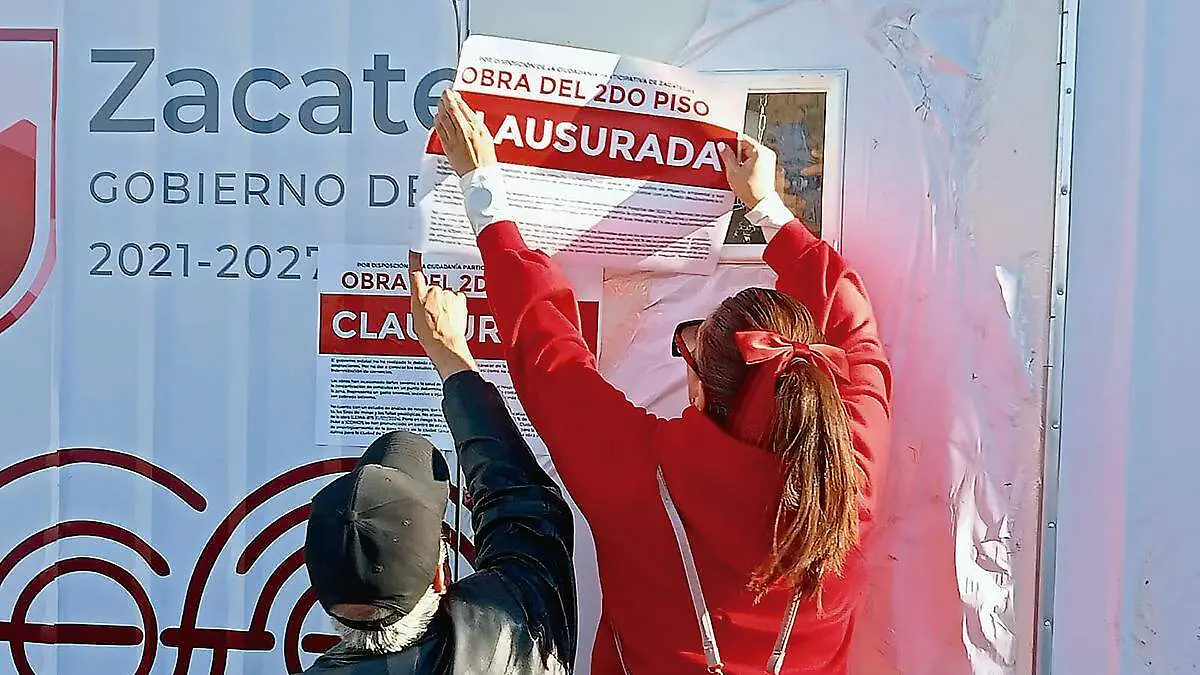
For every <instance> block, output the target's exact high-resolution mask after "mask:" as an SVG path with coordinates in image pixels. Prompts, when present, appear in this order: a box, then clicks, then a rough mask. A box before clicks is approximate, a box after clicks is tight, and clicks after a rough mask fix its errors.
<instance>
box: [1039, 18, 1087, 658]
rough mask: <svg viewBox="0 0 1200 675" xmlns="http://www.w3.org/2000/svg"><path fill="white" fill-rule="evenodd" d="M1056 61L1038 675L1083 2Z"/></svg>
mask: <svg viewBox="0 0 1200 675" xmlns="http://www.w3.org/2000/svg"><path fill="white" fill-rule="evenodd" d="M1061 3H1062V4H1061V12H1060V28H1059V30H1060V39H1059V58H1058V71H1059V76H1058V159H1057V168H1056V171H1055V178H1056V181H1057V182H1056V185H1055V190H1054V245H1053V252H1052V257H1051V268H1050V269H1051V272H1050V276H1051V296H1050V315H1049V325H1048V328H1049V345H1048V348H1047V362H1046V364H1045V375H1046V410H1045V413H1044V416H1043V425H1044V431H1043V436H1042V461H1043V464H1042V512H1041V519H1040V522H1041V537H1040V545H1039V547H1038V590H1037V600H1036V604H1037V619H1038V625H1037V629H1036V630H1035V631H1034V672H1036V673H1038V674H1039V675H1048V674H1049V673H1050V669H1051V664H1052V661H1053V659H1052V658H1051V656H1052V652H1053V649H1054V582H1055V572H1056V569H1055V567H1056V565H1055V563H1056V553H1057V546H1058V487H1059V485H1058V481H1059V451H1060V448H1061V431H1062V429H1061V421H1062V387H1063V362H1064V360H1065V352H1064V349H1065V342H1064V336H1065V332H1066V309H1067V241H1068V235H1069V234H1070V230H1071V158H1072V153H1073V146H1074V131H1075V58H1076V38H1077V30H1078V26H1079V0H1061Z"/></svg>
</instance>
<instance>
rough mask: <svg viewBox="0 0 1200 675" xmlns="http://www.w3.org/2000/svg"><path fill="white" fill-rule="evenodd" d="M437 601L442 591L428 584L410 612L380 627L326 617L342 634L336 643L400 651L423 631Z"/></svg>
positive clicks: (371, 650) (365, 649)
mask: <svg viewBox="0 0 1200 675" xmlns="http://www.w3.org/2000/svg"><path fill="white" fill-rule="evenodd" d="M441 603H442V594H441V593H438V592H437V591H435V590H433V586H430V587H429V589H428V590H426V591H425V595H423V596H421V599H420V600H419V601H417V605H416V606H415V607H413V609H412V611H411V612H409V613H408V614H405V615H404V618H402V619H400V620H399V621H397V622H396V623H394V624H392V625H390V626H388V627H387V628H384V629H383V630H358V629H356V628H351V627H349V626H347V625H345V624H343V623H341V622H339V621H338V620H337V619H334V618H332V617H330V620H331V623H332V624H333V629H334V630H335V631H337V633H338V635H341V636H342V644H341V645H339V646H341V647H345V648H348V649H352V650H354V651H360V652H368V653H371V654H391V653H394V652H399V651H403V650H404V649H405V648H407V647H409V646H410V645H412V644H413V643H415V642H416V641H417V640H419V639H420V638H421V636H422V635H424V634H425V629H426V628H428V627H429V622H430V621H432V620H433V617H434V615H435V614H437V611H438V607H439V606H440V605H441Z"/></svg>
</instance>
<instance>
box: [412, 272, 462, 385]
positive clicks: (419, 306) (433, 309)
mask: <svg viewBox="0 0 1200 675" xmlns="http://www.w3.org/2000/svg"><path fill="white" fill-rule="evenodd" d="M409 270H410V271H409V280H410V282H411V283H410V284H409V293H410V298H411V301H412V315H413V330H414V331H416V333H417V339H418V340H419V341H420V342H421V347H422V348H424V349H425V353H426V354H428V355H429V359H430V360H431V361H433V367H434V368H437V371H438V374H440V375H441V376H442V379H443V380H445V379H446V378H448V377H450V376H451V375H453V374H455V373H459V372H462V371H464V370H477V369H478V368H477V367H476V365H475V359H474V357H472V356H471V349H470V347H468V346H467V296H465V295H463V294H461V293H455V292H454V291H449V290H446V289H443V288H439V287H438V286H430V285H429V282H428V281H427V280H426V279H425V273H424V272H422V271H421V265H420V254H412V255H410V256H409Z"/></svg>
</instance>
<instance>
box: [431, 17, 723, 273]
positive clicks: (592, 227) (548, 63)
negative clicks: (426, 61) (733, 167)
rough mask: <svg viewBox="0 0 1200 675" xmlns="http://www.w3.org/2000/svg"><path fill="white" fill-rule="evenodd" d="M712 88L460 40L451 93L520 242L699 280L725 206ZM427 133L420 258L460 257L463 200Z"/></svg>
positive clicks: (716, 96)
mask: <svg viewBox="0 0 1200 675" xmlns="http://www.w3.org/2000/svg"><path fill="white" fill-rule="evenodd" d="M714 84H715V82H714V81H713V79H712V78H708V77H705V76H702V75H700V74H698V73H694V72H691V71H686V70H681V69H679V68H675V67H672V66H667V65H663V64H660V63H654V62H652V61H644V60H641V59H634V58H628V57H621V56H618V55H616V54H608V53H604V52H595V51H589V50H583V49H575V48H570V47H562V46H557V45H545V44H538V43H530V42H523V41H518V40H508V39H501V38H494V37H488V36H472V37H470V38H469V39H468V40H467V41H466V43H465V44H464V46H463V52H462V56H461V58H460V61H459V69H458V73H457V77H456V79H455V82H454V88H455V90H456V91H458V92H460V93H461V95H462V97H463V99H464V100H465V101H466V102H467V103H468V104H469V105H471V106H472V107H473V108H474V109H475V110H477V111H480V112H482V113H483V117H484V123H485V124H486V125H487V127H488V129H489V130H490V131H491V132H492V134H493V135H494V137H495V142H496V154H497V158H498V159H499V161H500V163H501V167H502V171H503V173H504V176H505V187H506V191H507V193H508V201H509V206H510V208H511V212H512V215H513V218H514V219H515V220H516V221H518V222H520V223H521V224H522V225H523V227H522V232H523V233H524V235H525V237H526V239H527V240H528V242H529V243H530V245H531V246H532V247H534V248H540V249H542V250H544V251H546V252H547V253H550V254H559V256H560V259H569V260H582V261H586V262H588V263H591V264H597V265H600V264H603V265H609V266H617V267H627V268H629V267H636V268H641V269H659V270H674V271H688V272H709V271H712V270H713V269H714V268H715V266H716V262H717V255H718V248H719V246H720V244H721V243H722V241H723V239H724V237H725V231H726V228H727V226H728V223H729V213H730V210H731V209H732V207H733V203H734V198H733V194H732V192H730V191H729V186H728V183H727V182H726V179H725V174H724V169H723V167H722V163H721V158H720V155H719V154H718V144H719V143H720V142H722V141H724V142H727V143H730V142H733V141H734V140H735V139H736V137H737V131H735V130H737V129H740V128H741V127H742V117H743V116H744V113H743V102H742V101H741V100H740V99H739V98H738V97H737V96H736V95H731V94H732V92H730V91H728V90H727V89H722V88H720V87H717V86H714ZM441 152H442V148H441V144H440V142H439V140H438V139H437V137H436V136H434V137H433V138H431V139H430V143H429V146H428V147H427V154H426V156H425V160H424V162H423V164H422V169H421V188H420V191H421V195H420V197H419V201H420V213H421V238H420V245H421V246H422V247H423V248H422V250H424V251H437V252H455V253H464V252H470V251H471V250H472V249H473V248H474V241H473V240H474V237H473V234H472V231H471V228H470V225H469V224H468V222H467V220H466V217H465V215H464V212H463V206H462V192H461V190H460V189H459V187H458V180H457V177H456V176H455V175H454V173H453V172H452V171H451V168H450V165H449V162H448V161H446V159H445V156H444V155H442V154H441Z"/></svg>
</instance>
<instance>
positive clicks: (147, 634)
mask: <svg viewBox="0 0 1200 675" xmlns="http://www.w3.org/2000/svg"><path fill="white" fill-rule="evenodd" d="M356 462H357V458H354V457H344V458H337V459H329V460H321V461H317V462H312V463H309V464H306V465H303V466H299V467H296V468H293V469H290V470H288V471H285V472H284V473H282V474H280V475H279V476H276V477H275V478H273V479H271V480H269V481H267V482H266V483H265V484H263V485H262V486H260V487H259V488H258V489H256V490H254V491H252V492H251V493H250V494H249V495H247V496H246V497H245V498H244V499H242V500H241V501H240V502H239V503H238V504H236V505H235V506H234V507H233V508H232V509H231V511H230V513H229V514H228V515H227V516H226V517H225V518H224V519H223V520H222V521H221V523H220V524H219V525H218V526H217V528H216V530H215V531H214V532H213V534H212V536H210V538H209V539H208V541H207V543H206V544H205V546H204V548H203V549H202V552H201V554H200V556H199V558H198V559H197V561H196V563H195V567H194V568H193V571H192V574H191V577H190V580H189V582H188V585H187V590H186V597H185V599H184V603H183V611H182V617H181V621H180V624H179V626H178V627H173V628H167V629H166V630H163V631H162V633H161V635H160V634H159V632H158V622H157V618H156V616H155V607H154V605H153V603H152V602H151V600H150V598H149V596H148V594H147V593H146V591H145V589H144V588H143V587H142V586H141V584H140V583H139V582H138V581H137V578H136V577H134V576H133V574H132V573H130V572H129V571H127V570H125V569H124V568H122V567H120V566H118V565H116V564H114V563H112V562H109V561H106V560H100V559H97V558H90V557H74V558H68V559H66V560H62V561H58V562H55V563H53V564H51V565H50V566H49V567H47V568H46V569H44V570H42V571H41V572H39V573H38V574H37V575H36V576H35V577H34V578H33V579H32V580H31V581H30V582H29V583H28V584H27V585H26V586H25V587H24V588H23V589H22V590H21V592H20V594H19V596H18V598H17V602H16V606H15V607H14V609H13V613H12V616H11V618H10V620H8V621H3V620H0V641H4V642H8V643H9V644H10V647H11V649H10V651H11V653H12V659H13V664H14V667H15V669H16V672H17V673H19V675H33V673H34V671H33V669H32V665H31V664H30V661H29V657H28V655H27V653H26V645H27V644H45V645H80V646H86V645H96V646H108V647H137V646H140V647H141V651H140V654H139V657H138V663H137V666H136V668H135V670H134V671H133V673H134V675H148V674H149V673H150V670H151V668H152V666H153V664H154V660H155V657H156V655H157V653H158V647H159V645H160V644H161V645H162V646H167V647H175V648H176V650H177V656H176V662H175V667H174V668H175V670H174V672H176V673H179V674H180V675H183V674H185V673H190V672H191V662H192V655H193V653H194V651H195V650H197V649H205V650H209V651H211V652H212V659H211V665H210V667H209V672H210V673H212V674H213V675H219V674H222V673H224V672H225V668H226V666H227V664H228V663H229V654H230V652H232V651H251V652H269V651H272V650H274V649H275V648H276V645H277V641H276V638H275V634H274V633H272V632H271V631H270V630H269V628H268V623H269V620H270V618H271V610H272V609H273V608H275V607H276V606H278V605H281V604H283V605H284V606H285V607H286V605H287V603H286V601H282V600H281V598H280V593H281V592H282V590H283V589H284V587H285V585H287V582H288V581H289V580H290V579H291V578H293V577H294V576H295V575H296V574H298V573H301V571H300V570H301V568H302V567H303V566H304V552H303V549H300V550H295V551H294V552H293V553H292V554H291V555H289V556H287V557H286V558H285V559H284V560H283V561H281V562H280V563H279V564H278V565H277V566H276V567H275V569H274V570H272V572H271V574H270V575H269V576H268V577H267V579H266V581H265V582H264V583H263V586H262V589H261V590H260V592H259V595H258V598H257V599H256V601H255V605H254V609H253V612H252V617H251V620H250V625H249V626H248V627H247V628H246V629H237V628H224V627H223V628H210V627H200V626H198V624H197V620H198V616H199V609H200V602H201V599H202V597H203V594H204V589H205V587H206V586H207V582H208V579H209V578H210V577H211V576H212V575H213V573H214V571H215V569H216V561H217V559H218V558H219V557H220V554H221V552H222V551H223V550H224V549H225V548H226V546H227V545H228V543H229V542H230V540H231V538H232V535H233V533H234V532H235V531H236V530H237V529H238V528H239V527H240V526H241V524H242V523H243V522H245V520H246V518H247V517H248V516H249V515H250V514H251V513H252V512H253V511H254V510H256V509H257V508H259V507H260V506H262V505H263V504H265V503H266V502H267V501H269V500H270V499H271V498H273V497H275V496H276V495H279V494H280V493H282V492H284V491H286V490H288V489H290V488H292V487H295V486H297V485H300V484H301V483H303V482H305V481H308V480H313V479H316V478H321V477H324V476H329V475H332V474H335V473H341V472H344V471H347V470H349V469H350V468H352V467H353V466H354V464H355V463H356ZM78 463H91V464H96V465H102V466H110V467H113V468H118V469H122V470H126V471H129V472H131V473H132V474H133V475H137V476H141V477H143V478H145V479H147V480H150V481H151V482H153V483H155V484H157V485H160V486H162V487H164V488H166V489H168V490H170V491H171V492H172V493H174V494H175V495H176V496H178V497H179V498H180V499H181V500H183V501H184V502H185V503H186V504H187V505H188V506H190V507H192V508H193V509H194V510H195V511H200V512H202V511H203V510H204V509H205V506H206V503H205V500H204V498H203V497H202V496H201V495H200V494H199V493H198V492H197V491H196V490H195V489H194V488H192V487H191V486H189V485H187V484H186V483H185V482H184V481H182V480H181V479H180V478H178V477H177V476H175V475H174V474H172V473H170V472H168V471H166V470H165V469H162V468H161V467H158V466H156V465H154V464H151V463H150V462H147V461H145V460H143V459H140V458H138V457H135V456H133V455H130V454H127V453H123V452H120V451H116V450H102V449H98V448H64V449H62V450H58V451H56V452H52V453H47V454H45V455H39V456H36V457H32V458H29V459H26V460H22V461H18V462H16V463H15V464H12V465H10V466H8V467H4V468H2V469H0V488H3V487H5V486H7V485H9V484H11V483H12V482H13V481H15V480H18V479H20V478H22V477H25V476H29V475H31V474H34V473H37V472H39V471H41V470H43V469H47V468H52V467H53V468H59V467H65V466H70V465H73V464H78ZM460 498H462V499H463V500H466V495H460V494H459V491H458V490H457V489H455V488H454V487H453V486H452V489H451V499H452V500H455V501H457V500H459V499H460ZM308 513H309V505H308V504H307V503H305V504H303V505H301V506H298V507H295V508H292V509H290V510H289V511H287V512H286V513H284V514H283V515H281V516H279V517H277V518H275V519H274V520H273V521H271V522H270V524H268V525H267V526H266V527H265V528H263V530H262V531H261V532H259V533H258V534H257V535H255V536H253V537H252V538H251V539H250V542H249V543H248V544H247V545H246V547H245V548H244V550H243V551H242V552H241V555H240V556H238V558H237V562H236V564H235V569H234V570H233V571H234V572H235V573H236V574H239V575H245V574H247V573H248V572H250V570H251V569H252V568H253V566H254V565H255V563H257V562H258V560H259V559H260V558H261V557H262V556H263V554H264V553H265V552H266V550H267V549H268V548H269V547H270V546H271V544H272V543H274V542H275V541H278V540H279V539H280V538H281V537H282V536H283V535H284V534H286V533H287V532H288V531H290V530H292V529H293V528H295V527H298V526H300V525H301V524H303V523H304V522H305V521H306V519H307V516H308ZM443 534H444V535H445V537H446V539H447V541H449V542H451V543H452V544H453V545H454V548H455V549H457V550H458V551H459V552H460V554H461V555H462V556H463V557H464V558H465V559H466V560H467V562H468V563H470V564H472V565H473V564H474V560H475V551H474V548H473V546H472V545H471V542H470V540H469V539H467V538H466V537H462V536H460V535H459V534H458V533H457V532H455V531H454V530H453V528H451V527H450V526H449V524H447V523H443ZM72 537H92V538H97V539H105V540H109V541H113V542H116V543H118V544H120V545H122V546H123V547H125V548H127V549H129V550H131V551H134V552H135V553H137V555H138V556H139V557H140V558H141V559H142V560H144V561H145V562H146V564H147V565H148V566H149V568H150V569H151V570H152V571H153V572H154V573H155V574H156V575H158V576H160V577H166V576H169V575H170V572H171V568H170V566H169V565H168V563H167V560H166V559H165V558H164V557H163V556H162V555H161V554H160V553H159V552H158V551H157V550H155V549H154V548H153V547H152V546H150V544H148V543H147V542H146V541H145V540H144V539H142V538H141V537H139V536H138V535H136V534H134V533H133V532H131V531H129V530H128V529H126V528H124V527H122V526H120V525H115V524H111V523H104V522H100V521H93V520H70V521H64V522H61V523H57V524H55V525H51V526H49V527H46V528H44V529H42V530H40V531H38V532H36V533H34V534H32V535H30V536H28V537H26V538H25V539H24V540H23V541H22V542H21V543H19V544H17V545H16V546H15V547H14V548H13V549H12V550H11V551H9V552H8V553H7V554H6V555H5V556H4V557H3V559H0V583H3V582H4V581H5V579H6V577H7V576H8V575H9V574H10V573H11V572H12V571H13V570H14V569H16V568H17V566H18V565H19V564H20V562H21V561H22V560H24V559H27V558H28V557H29V556H30V555H31V554H33V553H35V552H36V551H38V550H40V549H43V548H45V547H47V546H50V545H52V544H54V543H55V542H58V541H61V540H62V539H66V538H72ZM79 572H86V573H90V574H92V575H96V576H100V577H104V578H107V579H109V580H111V581H113V582H115V583H116V584H117V585H118V586H120V587H121V588H122V589H123V590H124V591H125V592H126V593H127V594H128V595H129V597H130V598H131V599H132V600H133V602H134V605H135V607H136V609H137V611H138V614H139V616H140V618H141V626H124V625H108V624H89V623H68V622H58V623H53V624H41V623H30V622H29V621H28V618H29V610H30V609H31V608H32V606H33V603H34V600H35V599H36V598H37V597H38V595H39V594H40V593H41V592H42V591H43V590H45V588H46V587H48V586H49V585H50V584H52V583H54V582H55V581H56V580H57V579H59V578H61V577H62V576H65V575H67V574H73V573H79ZM304 588H305V590H304V591H303V592H302V593H301V595H300V597H299V598H298V599H297V600H296V602H295V603H294V604H292V605H291V606H290V607H287V608H286V624H285V626H284V632H283V645H282V647H283V657H284V661H285V665H286V668H287V672H289V673H298V672H300V670H301V669H302V667H303V666H302V664H301V661H300V659H301V652H302V651H303V652H305V653H310V654H311V653H320V652H323V651H325V650H326V649H328V648H329V647H331V646H332V645H333V644H335V643H336V642H337V640H338V638H337V636H335V635H329V634H321V633H315V634H309V635H304V634H302V629H303V623H304V620H305V618H306V617H307V616H308V615H309V614H310V613H311V612H312V611H313V610H314V608H315V607H316V597H315V595H313V593H312V589H311V588H310V587H308V586H307V584H306V585H305V587H304ZM114 675H115V674H114Z"/></svg>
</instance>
